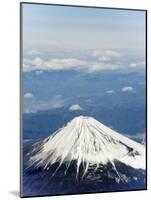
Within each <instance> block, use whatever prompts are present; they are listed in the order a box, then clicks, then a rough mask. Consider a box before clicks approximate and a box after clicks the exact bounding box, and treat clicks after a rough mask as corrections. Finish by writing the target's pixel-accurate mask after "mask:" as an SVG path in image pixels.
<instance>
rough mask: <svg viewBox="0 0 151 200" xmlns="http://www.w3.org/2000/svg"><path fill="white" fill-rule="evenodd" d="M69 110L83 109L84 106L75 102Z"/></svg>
mask: <svg viewBox="0 0 151 200" xmlns="http://www.w3.org/2000/svg"><path fill="white" fill-rule="evenodd" d="M69 110H71V111H74V110H82V108H81V106H80V105H79V104H73V105H72V106H70V108H69Z"/></svg>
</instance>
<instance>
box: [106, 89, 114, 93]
mask: <svg viewBox="0 0 151 200" xmlns="http://www.w3.org/2000/svg"><path fill="white" fill-rule="evenodd" d="M106 93H107V94H113V93H114V90H108V91H106Z"/></svg>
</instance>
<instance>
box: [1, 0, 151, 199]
mask: <svg viewBox="0 0 151 200" xmlns="http://www.w3.org/2000/svg"><path fill="white" fill-rule="evenodd" d="M27 1H28V2H41V3H55V4H56V3H58V4H73V5H86V6H101V7H116V8H135V9H148V22H150V19H151V14H150V11H151V2H150V0H143V1H142V0H107V1H102V0H47V1H45V0H44V1H42V0H36V1H34V0H33V1H29V0H27ZM0 9H1V10H0V26H1V29H0V48H1V51H0V52H1V59H0V69H1V71H0V81H1V83H0V92H1V97H0V100H1V101H0V102H1V103H0V135H1V137H0V196H1V199H6V200H7V199H8V200H11V199H17V198H18V196H17V191H19V1H18V0H4V1H1V6H0ZM149 35H151V25H150V24H149V23H148V154H149V152H151V147H150V143H151V142H150V141H151V137H150V130H151V125H150V124H151V123H149V122H150V121H151V120H150V111H151V107H150V103H149V102H150V100H151V99H150V96H151V91H149V80H151V79H150V78H151V75H150V67H151V59H150V58H149V55H150V52H151V51H150V48H151V46H149V44H150V45H151V41H150V37H149ZM150 177H151V162H150V159H149V157H148V191H136V192H118V193H102V194H88V195H72V196H58V197H56V196H55V197H51V198H52V199H71V198H72V199H73V200H74V199H75V200H78V199H79V198H81V200H90V199H96V200H97V199H98V200H99V199H100V198H102V199H104V200H110V199H111V198H112V200H117V198H122V199H123V200H126V199H134V198H137V200H140V199H141V200H142V199H145V200H146V199H150V197H149V196H150V195H151V178H150ZM43 198H45V199H48V198H50V197H43ZM29 199H31V198H29ZM34 199H39V198H34Z"/></svg>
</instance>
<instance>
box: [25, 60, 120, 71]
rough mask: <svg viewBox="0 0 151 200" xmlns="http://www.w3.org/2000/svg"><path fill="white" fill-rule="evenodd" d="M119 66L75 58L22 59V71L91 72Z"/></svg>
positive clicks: (118, 66) (113, 68) (114, 68)
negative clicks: (71, 70)
mask: <svg viewBox="0 0 151 200" xmlns="http://www.w3.org/2000/svg"><path fill="white" fill-rule="evenodd" d="M119 68H121V65H119V64H112V63H103V62H92V61H90V62H87V61H84V60H79V59H75V58H65V59H57V58H56V59H50V60H48V61H44V60H43V59H41V58H39V57H36V58H34V59H24V64H23V71H24V72H28V71H33V70H36V71H40V72H41V71H44V70H47V71H53V70H54V71H57V70H69V69H73V70H84V71H86V72H88V73H93V72H97V71H101V70H116V69H119Z"/></svg>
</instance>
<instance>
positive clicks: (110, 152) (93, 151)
mask: <svg viewBox="0 0 151 200" xmlns="http://www.w3.org/2000/svg"><path fill="white" fill-rule="evenodd" d="M73 160H76V161H77V174H78V173H79V167H80V165H81V164H83V166H84V173H83V176H84V175H85V174H86V172H87V171H88V169H89V167H90V166H92V165H95V166H96V168H97V167H99V165H100V164H103V165H105V164H107V163H111V164H112V166H113V168H114V169H115V171H116V166H115V161H120V162H122V163H124V164H126V165H129V166H131V167H133V168H136V169H144V170H145V147H144V146H143V145H142V144H139V143H137V142H135V141H133V140H131V139H129V138H127V137H125V136H123V135H121V134H119V133H117V132H115V131H113V130H111V129H110V128H108V127H107V126H105V125H103V124H102V123H100V122H99V121H97V120H95V119H94V118H92V117H86V116H79V117H75V118H74V119H73V120H71V121H70V122H69V123H67V125H66V126H64V127H63V128H61V129H59V130H57V131H56V132H55V133H54V134H53V135H51V136H50V137H48V138H46V139H44V140H43V141H42V142H41V143H37V144H35V145H34V147H33V150H32V152H31V153H30V165H34V166H36V167H39V166H41V167H43V168H44V169H49V167H50V166H51V165H52V164H54V163H57V162H58V163H59V166H58V168H57V169H56V171H57V170H58V169H59V167H60V166H61V165H62V164H63V163H66V164H67V169H68V168H69V166H70V164H71V161H73ZM67 169H66V170H67ZM117 173H118V172H117Z"/></svg>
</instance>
